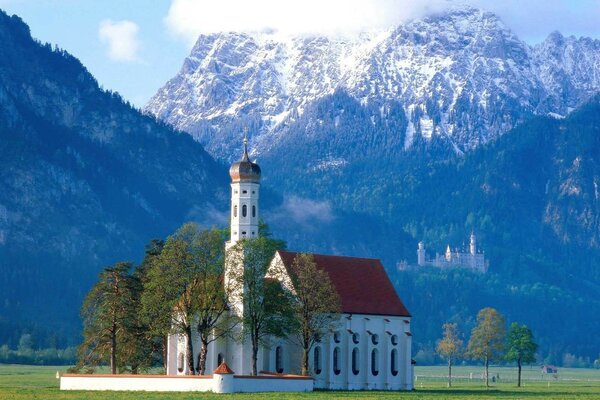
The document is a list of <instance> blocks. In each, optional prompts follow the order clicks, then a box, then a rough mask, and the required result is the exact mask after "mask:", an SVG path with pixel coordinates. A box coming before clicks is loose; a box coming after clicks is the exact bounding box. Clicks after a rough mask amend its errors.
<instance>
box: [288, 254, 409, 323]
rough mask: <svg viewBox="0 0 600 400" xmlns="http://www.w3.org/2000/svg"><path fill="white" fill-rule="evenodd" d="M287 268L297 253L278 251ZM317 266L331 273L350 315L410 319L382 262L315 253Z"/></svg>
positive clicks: (330, 275)
mask: <svg viewBox="0 0 600 400" xmlns="http://www.w3.org/2000/svg"><path fill="white" fill-rule="evenodd" d="M278 253H279V255H280V256H281V260H282V261H283V264H284V265H285V267H286V269H287V270H288V271H290V267H291V265H292V263H293V260H294V258H295V257H296V255H297V254H298V253H294V252H289V251H278ZM313 257H314V260H315V262H316V264H317V267H319V268H321V269H323V270H325V271H326V272H327V273H328V274H329V279H331V282H332V283H333V286H334V287H335V289H336V290H337V292H338V294H339V296H340V300H341V303H342V312H344V313H349V314H350V313H351V314H373V315H393V316H401V317H410V313H409V312H408V310H407V309H406V307H405V306H404V304H402V300H400V297H398V294H397V293H396V291H395V290H394V286H392V282H390V279H389V278H388V276H387V274H386V272H385V269H384V268H383V265H381V261H379V260H377V259H373V258H356V257H344V256H327V255H321V254H313Z"/></svg>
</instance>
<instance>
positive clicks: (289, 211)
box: [266, 195, 335, 228]
mask: <svg viewBox="0 0 600 400" xmlns="http://www.w3.org/2000/svg"><path fill="white" fill-rule="evenodd" d="M266 214H268V220H269V221H273V223H274V225H277V224H278V223H280V222H281V221H292V222H294V223H295V224H298V225H301V226H303V227H313V228H314V227H317V226H319V224H323V223H329V222H331V221H333V220H334V219H335V215H334V211H333V208H332V207H331V204H330V203H329V202H328V201H317V200H312V199H306V198H303V197H298V196H293V195H292V196H286V197H285V198H284V199H283V204H281V206H279V207H277V208H276V209H275V210H272V211H270V212H267V213H266Z"/></svg>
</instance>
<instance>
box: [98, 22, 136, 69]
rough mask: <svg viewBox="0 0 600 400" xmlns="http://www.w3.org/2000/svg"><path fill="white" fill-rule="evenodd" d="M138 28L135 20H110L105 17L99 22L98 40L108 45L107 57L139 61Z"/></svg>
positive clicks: (114, 59) (117, 59)
mask: <svg viewBox="0 0 600 400" xmlns="http://www.w3.org/2000/svg"><path fill="white" fill-rule="evenodd" d="M139 30H140V28H139V27H138V26H137V24H136V23H135V22H132V21H128V20H123V21H111V20H110V19H106V20H104V21H102V22H100V27H99V28H98V37H99V39H100V42H102V43H103V44H106V45H107V46H108V49H107V51H108V57H109V58H110V59H111V60H113V61H123V62H133V61H139V60H140V58H139V57H138V51H139V49H140V42H139V40H138V37H137V35H138V32H139Z"/></svg>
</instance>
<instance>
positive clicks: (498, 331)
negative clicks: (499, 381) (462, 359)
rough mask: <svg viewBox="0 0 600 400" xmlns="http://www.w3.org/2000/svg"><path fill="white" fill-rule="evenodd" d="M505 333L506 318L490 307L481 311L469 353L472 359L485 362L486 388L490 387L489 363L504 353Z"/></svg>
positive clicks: (472, 334) (468, 349) (468, 347)
mask: <svg viewBox="0 0 600 400" xmlns="http://www.w3.org/2000/svg"><path fill="white" fill-rule="evenodd" d="M505 332H506V329H505V327H504V317H503V316H502V315H501V314H500V313H499V312H498V311H496V309H494V308H491V307H488V308H484V309H482V310H480V311H479V313H478V314H477V325H476V326H475V327H474V328H473V330H472V331H471V338H470V339H469V344H468V346H467V353H468V355H469V356H470V357H471V358H472V359H474V360H482V361H483V362H484V365H485V386H486V387H489V386H490V382H489V363H490V361H494V360H497V359H499V358H500V357H501V356H502V352H503V351H504V334H505Z"/></svg>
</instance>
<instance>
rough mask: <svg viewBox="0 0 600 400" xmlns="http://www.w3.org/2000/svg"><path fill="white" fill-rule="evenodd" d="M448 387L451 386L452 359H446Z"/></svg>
mask: <svg viewBox="0 0 600 400" xmlns="http://www.w3.org/2000/svg"><path fill="white" fill-rule="evenodd" d="M448 387H452V359H450V358H449V359H448Z"/></svg>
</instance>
